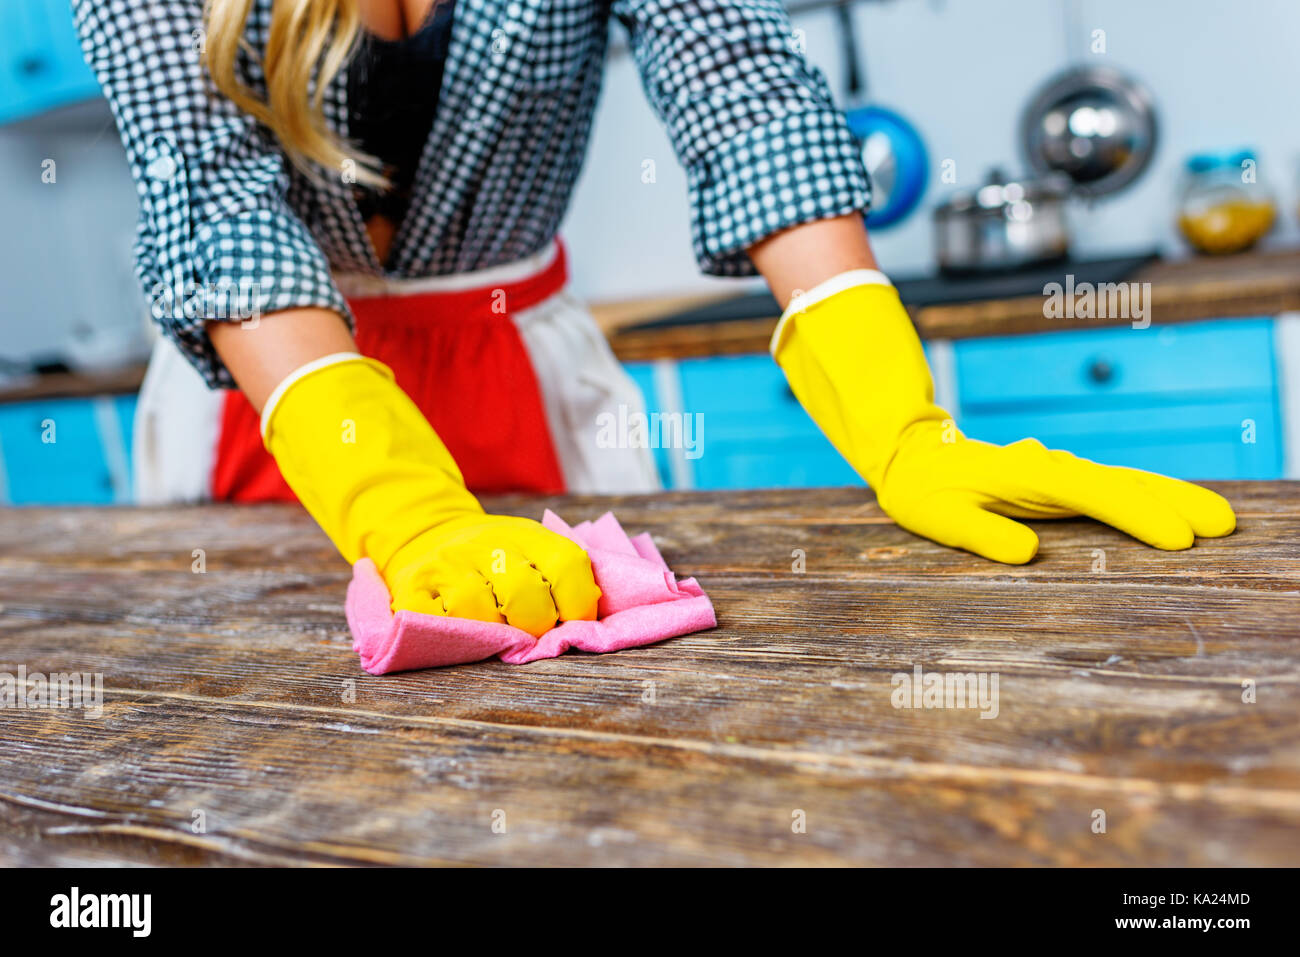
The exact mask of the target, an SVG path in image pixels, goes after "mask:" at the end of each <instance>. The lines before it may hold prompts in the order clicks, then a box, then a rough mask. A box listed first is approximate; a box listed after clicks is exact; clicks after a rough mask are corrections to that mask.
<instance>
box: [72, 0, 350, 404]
mask: <svg viewBox="0 0 1300 957" xmlns="http://www.w3.org/2000/svg"><path fill="white" fill-rule="evenodd" d="M72 6H73V14H74V18H75V20H76V24H77V30H78V32H79V34H80V36H81V45H82V51H83V53H84V55H85V58H86V62H87V63H88V64H89V65H90V67H91V69H92V70H93V71H94V72H95V75H96V76H97V77H98V79H99V83H100V85H101V86H102V88H103V90H104V95H105V96H106V97H107V99H108V102H109V104H110V106H111V107H112V111H113V115H114V117H115V119H116V121H117V126H118V130H119V131H120V133H121V136H122V143H123V145H124V146H125V147H126V154H127V160H128V162H129V164H130V168H131V173H132V176H133V178H134V180H135V184H136V190H137V192H138V193H139V197H140V223H139V228H138V230H137V235H136V247H135V257H136V274H137V276H138V278H139V279H140V282H141V285H142V287H143V289H144V294H145V296H146V298H147V300H148V302H149V307H150V310H151V313H152V315H153V317H154V319H155V320H156V321H157V323H158V324H159V326H160V327H161V329H162V331H163V333H164V334H165V335H167V336H169V337H170V338H172V339H173V340H174V341H175V342H176V343H177V344H178V345H179V346H180V348H181V350H182V351H183V352H184V353H185V354H186V355H187V356H188V357H189V359H190V360H191V361H192V362H193V363H194V365H195V367H196V368H197V369H198V370H199V372H200V373H201V374H202V375H203V377H204V379H205V380H206V381H207V383H208V385H209V386H212V387H214V388H217V387H231V386H233V385H234V380H233V379H232V378H231V376H230V373H229V372H228V371H227V369H226V368H225V366H224V365H223V364H222V362H221V359H220V357H219V356H218V355H217V354H216V352H215V351H214V350H213V348H212V343H211V342H210V341H209V339H208V336H207V332H206V330H205V323H206V322H207V321H209V320H227V321H247V320H250V319H253V318H256V317H259V316H261V315H263V314H266V313H271V312H277V311H280V310H284V309H294V308H304V307H311V306H314V307H318V308H323V309H332V310H334V311H336V312H338V313H339V314H340V315H342V316H343V317H344V318H345V319H346V320H347V321H348V323H349V325H351V323H352V317H351V314H350V312H349V311H348V307H347V304H346V302H345V301H344V299H343V297H342V295H341V294H340V293H339V291H338V288H337V286H336V285H335V283H334V280H333V278H332V276H331V274H330V268H329V263H328V261H327V260H326V257H325V255H324V253H323V252H322V251H321V249H320V246H319V244H318V243H317V242H316V240H315V239H314V238H313V237H312V235H311V233H310V232H309V230H308V229H307V227H306V225H304V223H303V222H302V220H301V219H300V218H299V217H298V215H297V214H296V213H295V212H294V211H293V210H292V209H291V208H290V206H289V204H288V202H287V201H286V192H287V190H288V188H289V174H288V170H287V169H286V160H285V158H284V155H283V152H282V151H281V150H280V149H279V148H278V146H277V144H276V143H275V141H274V137H273V136H272V135H271V134H270V133H269V132H268V131H267V130H266V129H265V128H263V127H261V126H260V125H259V124H258V123H257V122H256V121H255V120H253V119H252V118H251V117H249V116H247V115H245V114H244V113H242V111H240V110H239V109H238V108H237V107H236V106H235V105H234V104H233V103H231V102H230V101H229V100H228V99H227V98H225V97H223V96H222V95H221V94H219V93H218V92H216V91H215V89H213V88H212V85H211V83H210V81H209V80H208V78H207V77H206V76H205V74H204V70H203V67H202V65H201V63H200V59H199V57H200V50H201V44H202V42H203V32H202V30H203V2H202V0H158V2H144V0H73V4H72Z"/></svg>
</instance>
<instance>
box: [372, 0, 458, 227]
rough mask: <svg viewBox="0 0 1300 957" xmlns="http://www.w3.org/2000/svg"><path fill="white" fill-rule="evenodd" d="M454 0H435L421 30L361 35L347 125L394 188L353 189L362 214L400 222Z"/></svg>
mask: <svg viewBox="0 0 1300 957" xmlns="http://www.w3.org/2000/svg"><path fill="white" fill-rule="evenodd" d="M452 6H453V5H452V3H450V2H448V0H438V2H436V3H435V4H434V7H433V10H432V11H431V13H430V15H429V17H428V19H426V20H425V22H424V25H423V26H421V27H420V29H419V30H417V31H416V32H414V33H412V34H411V35H410V36H407V37H403V38H402V39H400V40H385V39H382V38H380V37H376V36H374V35H373V34H365V36H364V38H363V40H362V41H361V46H360V48H359V49H358V50H357V54H356V55H355V56H354V57H353V58H352V62H351V64H350V65H349V67H348V111H349V114H350V115H349V118H348V126H349V131H350V133H351V134H352V138H353V139H354V140H355V141H356V143H357V145H358V146H359V147H360V149H361V151H362V152H364V153H368V154H369V155H371V156H374V157H376V158H377V159H379V161H380V162H381V163H382V164H383V168H384V173H385V175H386V176H387V177H388V180H389V182H390V183H391V184H392V188H391V189H389V190H386V191H382V192H381V191H379V190H375V189H370V188H359V189H358V190H357V204H358V205H359V206H360V207H361V215H362V217H363V218H364V219H367V220H368V219H370V217H371V216H375V215H383V216H386V217H388V218H389V219H391V220H393V221H394V222H400V221H401V219H402V216H403V214H404V213H405V212H406V207H407V204H408V203H409V201H410V194H411V184H412V182H413V181H414V179H415V173H416V168H417V167H418V166H419V164H420V157H421V155H422V154H423V153H424V146H425V144H426V143H427V142H428V139H429V132H430V130H432V129H433V118H434V114H435V113H436V112H437V109H438V97H439V94H440V93H441V91H442V73H443V67H444V65H445V64H446V61H447V49H448V47H449V46H450V45H451V23H452Z"/></svg>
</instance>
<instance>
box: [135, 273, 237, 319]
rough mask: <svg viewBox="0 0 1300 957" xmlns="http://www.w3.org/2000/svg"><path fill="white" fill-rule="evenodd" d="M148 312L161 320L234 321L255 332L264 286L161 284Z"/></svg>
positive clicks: (156, 287) (153, 291)
mask: <svg viewBox="0 0 1300 957" xmlns="http://www.w3.org/2000/svg"><path fill="white" fill-rule="evenodd" d="M149 308H150V314H151V315H152V316H153V318H154V319H158V320H161V319H220V320H232V319H233V320H237V321H239V322H241V323H243V324H244V325H246V326H250V327H254V328H255V327H256V326H257V325H258V323H260V322H261V319H262V286H261V284H260V283H256V282H252V281H247V280H241V281H240V282H239V283H234V282H218V283H196V282H187V283H185V284H183V285H177V286H169V285H167V284H166V283H161V282H160V283H158V284H157V285H155V286H154V287H153V290H152V291H151V294H150V301H149Z"/></svg>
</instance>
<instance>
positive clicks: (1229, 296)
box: [594, 250, 1300, 362]
mask: <svg viewBox="0 0 1300 957" xmlns="http://www.w3.org/2000/svg"><path fill="white" fill-rule="evenodd" d="M1127 281H1128V282H1137V283H1150V284H1151V286H1150V294H1151V302H1150V308H1149V310H1148V312H1149V317H1150V320H1151V323H1152V324H1153V325H1161V324H1167V323H1172V322H1191V321H1196V320H1200V319H1219V318H1240V317H1251V318H1253V317H1258V316H1273V315H1277V314H1278V313H1283V312H1292V311H1297V310H1300V250H1282V251H1275V252H1257V253H1245V254H1242V255H1239V256H1231V257H1224V258H1209V257H1199V258H1195V259H1183V260H1173V261H1160V262H1156V263H1152V264H1151V265H1150V266H1147V267H1146V268H1144V269H1142V270H1140V271H1139V272H1138V273H1136V274H1135V275H1134V276H1133V277H1132V278H1131V279H1129V280H1127ZM656 302H658V304H659V305H660V306H666V305H669V304H672V303H674V302H675V301H674V300H658V301H656ZM604 308H605V307H600V306H598V307H596V309H595V310H594V311H595V312H596V313H597V316H598V319H599V317H600V316H601V315H605V313H604V312H603V310H604ZM664 311H671V310H659V311H655V304H654V303H651V302H647V303H645V304H644V306H643V309H642V313H641V316H640V320H639V321H647V320H648V319H650V318H653V316H654V315H662V314H664ZM908 311H909V313H910V314H911V316H912V320H913V322H915V323H916V327H917V330H918V332H919V333H920V334H921V337H922V338H923V339H970V338H977V337H981V336H1003V335H1018V334H1023V333H1032V332H1055V331H1065V330H1070V329H1094V328H1103V327H1107V326H1116V327H1118V326H1125V325H1130V324H1131V323H1132V322H1133V320H1132V319H1131V318H1123V317H1102V318H1097V317H1088V318H1072V319H1056V318H1051V317H1048V316H1045V315H1044V300H1043V297H1042V296H1021V297H1018V298H1014V299H994V300H986V301H981V302H968V303H953V304H945V305H935V306H923V307H920V308H910V309H909V310H908ZM635 315H636V314H635V311H634V310H632V309H631V308H629V306H628V305H627V304H621V305H620V306H619V309H618V312H617V316H618V320H619V321H618V322H617V323H607V324H606V325H607V328H606V332H607V335H608V336H609V339H610V344H611V346H612V347H613V349H614V354H615V355H617V356H618V357H619V358H620V359H621V360H623V361H625V362H634V361H650V360H654V359H682V358H692V357H698V356H708V355H735V354H740V353H755V352H764V351H766V350H767V344H768V340H769V339H770V338H771V336H772V330H773V329H775V328H776V321H777V318H778V317H777V316H770V317H764V318H758V319H740V320H730V321H725V322H712V323H691V324H686V325H680V326H660V327H656V328H627V327H626V326H625V325H624V324H625V323H627V322H629V321H633V320H631V319H630V318H629V317H632V316H635ZM610 325H612V326H613V327H612V328H610V327H609V326H610Z"/></svg>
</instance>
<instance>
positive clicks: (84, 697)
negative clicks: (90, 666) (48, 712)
mask: <svg viewBox="0 0 1300 957" xmlns="http://www.w3.org/2000/svg"><path fill="white" fill-rule="evenodd" d="M37 708H80V709H82V710H84V711H85V712H86V715H87V717H91V718H98V717H100V716H101V715H102V714H103V713H104V675H103V673H102V672H95V673H93V674H92V673H91V672H88V671H72V672H63V671H60V672H56V673H54V674H51V675H45V674H42V673H41V672H39V671H30V672H29V671H28V670H27V666H26V665H19V666H18V673H17V674H12V673H10V672H7V671H0V709H6V710H26V709H37Z"/></svg>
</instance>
